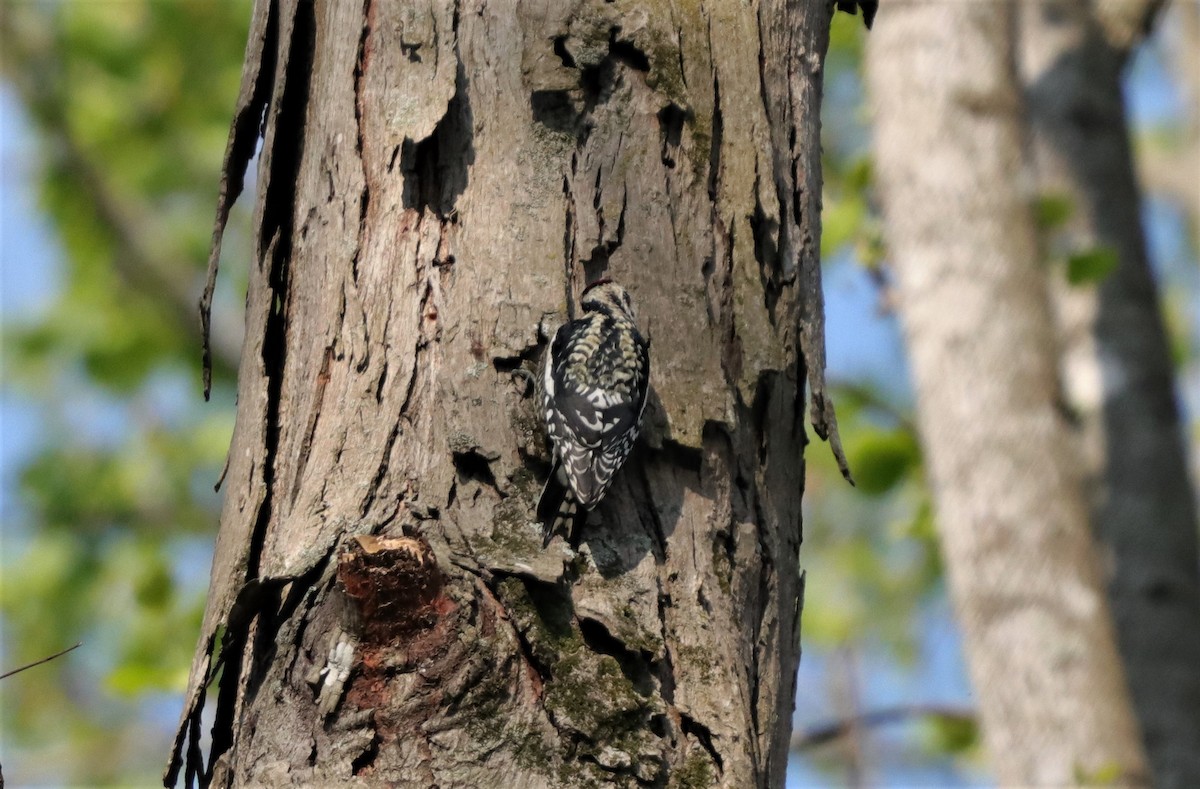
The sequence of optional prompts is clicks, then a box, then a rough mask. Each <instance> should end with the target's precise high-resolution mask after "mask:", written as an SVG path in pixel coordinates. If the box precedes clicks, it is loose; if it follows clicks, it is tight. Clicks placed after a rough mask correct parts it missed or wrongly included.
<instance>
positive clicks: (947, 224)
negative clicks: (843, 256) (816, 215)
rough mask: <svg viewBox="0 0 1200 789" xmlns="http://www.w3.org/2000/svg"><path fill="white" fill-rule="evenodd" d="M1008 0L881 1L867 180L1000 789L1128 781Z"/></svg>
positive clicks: (1119, 701)
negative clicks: (1037, 217)
mask: <svg viewBox="0 0 1200 789" xmlns="http://www.w3.org/2000/svg"><path fill="white" fill-rule="evenodd" d="M1013 11H1014V5H1013V4H1012V3H1010V2H940V3H929V2H924V1H923V0H912V1H911V2H907V1H906V2H901V0H896V1H895V2H892V3H889V4H888V5H887V7H886V8H884V9H883V13H881V14H880V17H879V19H878V20H877V23H876V26H875V31H874V32H873V34H872V36H871V40H870V42H869V47H868V57H867V75H868V82H869V87H870V92H871V94H872V98H873V104H874V109H875V120H876V127H875V134H876V137H875V152H876V164H877V182H878V185H879V191H880V196H881V199H882V202H883V208H884V216H885V221H886V227H887V237H888V242H889V248H890V250H891V260H892V262H893V264H894V266H895V270H896V274H897V280H898V303H899V312H900V317H901V321H902V324H903V327H904V331H905V335H906V339H907V345H908V350H909V357H910V360H911V366H912V372H913V377H914V382H915V387H916V392H917V413H918V418H919V422H920V429H921V435H922V441H923V443H924V447H925V451H926V460H927V464H928V469H929V474H930V478H931V482H932V486H933V494H934V499H935V503H936V506H937V514H938V518H937V520H938V528H939V533H940V535H941V540H942V548H943V553H944V556H945V562H946V573H947V578H948V581H949V586H950V592H951V596H952V598H953V600H954V603H955V607H956V610H957V612H958V616H959V621H960V622H961V624H962V628H963V634H964V642H965V648H966V656H967V663H968V666H969V669H970V673H971V678H972V683H973V685H974V687H975V695H976V699H977V700H978V704H979V710H980V718H981V720H982V725H983V735H984V740H985V743H986V745H987V747H988V750H989V752H990V754H991V757H992V765H993V768H994V770H995V774H996V777H997V780H998V781H999V783H1000V784H1001V785H1002V786H1050V785H1053V786H1062V785H1067V784H1073V783H1089V782H1098V781H1108V780H1115V781H1116V782H1117V783H1119V784H1121V785H1137V784H1140V783H1143V782H1145V781H1146V778H1147V772H1146V767H1145V763H1144V757H1143V755H1142V751H1141V746H1140V743H1139V740H1138V729H1137V725H1136V722H1135V719H1134V715H1133V712H1132V707H1131V704H1130V700H1129V694H1128V691H1127V689H1126V687H1125V679H1124V676H1123V673H1122V668H1121V663H1120V659H1119V657H1118V655H1117V649H1116V639H1115V635H1114V632H1113V626H1112V621H1111V615H1110V613H1109V609H1108V604H1107V601H1106V599H1105V595H1104V587H1103V583H1102V582H1101V580H1100V574H1099V572H1098V568H1097V562H1096V557H1095V553H1094V550H1093V545H1092V539H1091V534H1090V531H1089V527H1088V520H1087V509H1086V506H1085V503H1084V497H1083V491H1082V484H1081V479H1080V469H1079V466H1080V462H1079V456H1078V452H1077V451H1076V448H1075V446H1074V444H1073V442H1072V436H1071V433H1070V431H1069V429H1068V427H1067V424H1066V421H1065V417H1064V414H1063V412H1062V408H1061V405H1060V397H1059V394H1058V383H1057V370H1056V367H1057V361H1058V357H1057V353H1056V347H1055V335H1054V327H1053V323H1052V320H1051V314H1050V309H1049V303H1048V298H1047V294H1046V289H1045V287H1044V282H1045V278H1044V276H1043V274H1042V272H1041V270H1040V268H1039V263H1038V257H1037V245H1036V239H1035V232H1034V225H1033V217H1032V213H1031V209H1030V194H1029V190H1028V188H1027V187H1026V185H1025V184H1024V182H1023V176H1024V173H1025V172H1026V167H1025V163H1024V161H1023V157H1024V145H1023V140H1022V123H1021V94H1020V90H1019V87H1018V83H1017V76H1016V68H1015V63H1014V43H1015V42H1014V34H1015V30H1014V25H1015V23H1016V20H1015V18H1014V15H1013Z"/></svg>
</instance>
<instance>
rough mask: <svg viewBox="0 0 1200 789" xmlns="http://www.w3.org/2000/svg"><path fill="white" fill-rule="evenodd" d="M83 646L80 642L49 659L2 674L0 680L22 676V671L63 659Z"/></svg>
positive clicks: (45, 658)
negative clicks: (15, 675)
mask: <svg viewBox="0 0 1200 789" xmlns="http://www.w3.org/2000/svg"><path fill="white" fill-rule="evenodd" d="M81 646H83V642H82V641H80V642H79V643H78V644H76V645H75V646H73V647H67V648H66V649H64V650H62V651H61V652H55V653H54V654H53V655H51V656H49V657H44V658H42V659H41V660H35V661H33V662H32V663H27V664H26V665H24V666H21V667H20V668H14V669H13V670H12V671H6V672H4V673H3V674H0V679H5V678H7V677H11V676H12V675H13V674H20V673H21V672H22V671H24V670H26V669H30V668H33V667H34V666H40V665H42V664H43V663H49V662H50V661H51V660H54V659H55V658H58V657H62V656H63V655H65V654H67V653H68V652H70V651H72V650H75V649H79V648H80V647H81Z"/></svg>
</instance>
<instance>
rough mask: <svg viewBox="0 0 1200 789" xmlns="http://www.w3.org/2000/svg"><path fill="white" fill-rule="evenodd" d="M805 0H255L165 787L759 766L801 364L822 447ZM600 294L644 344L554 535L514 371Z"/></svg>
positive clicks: (751, 778) (747, 770)
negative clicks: (612, 459) (598, 283)
mask: <svg viewBox="0 0 1200 789" xmlns="http://www.w3.org/2000/svg"><path fill="white" fill-rule="evenodd" d="M828 15H829V10H828V9H827V8H826V6H825V4H824V3H823V2H820V1H819V0H813V1H812V2H789V3H784V2H769V1H765V2H762V3H757V4H745V5H742V4H737V5H735V4H729V3H724V2H720V3H683V2H679V3H661V4H660V3H649V2H646V3H637V2H618V3H611V4H610V3H603V2H598V1H597V2H593V1H591V0H587V1H582V0H581V1H579V2H569V3H558V2H540V3H538V2H533V3H527V4H523V5H521V6H519V7H516V8H514V7H513V5H511V4H508V3H502V4H488V3H484V2H470V3H459V2H426V3H398V2H385V0H365V2H364V3H363V4H361V5H358V6H353V5H352V4H350V3H335V2H318V3H315V4H309V3H305V2H297V1H296V0H279V1H278V2H268V0H261V1H260V2H259V3H257V5H256V9H255V17H254V21H253V23H252V29H251V36H250V44H249V46H248V49H247V64H246V69H245V72H244V83H243V86H242V95H241V98H240V99H239V107H238V111H237V114H236V117H235V123H234V129H233V132H232V136H231V142H230V146H229V155H228V157H227V166H226V174H225V180H224V182H223V186H222V190H221V191H222V198H221V200H222V206H224V205H225V203H226V202H227V201H230V200H232V199H233V198H234V197H236V192H237V191H238V189H239V187H240V182H241V177H240V169H239V168H241V167H244V166H245V162H246V160H247V159H248V157H249V155H250V153H251V152H252V151H253V148H254V145H253V136H254V135H255V134H256V133H257V127H258V119H259V118H260V117H263V118H264V125H263V129H264V140H263V146H262V154H261V159H260V163H259V193H258V197H257V206H256V221H257V224H258V239H257V248H256V254H255V261H254V265H253V266H252V269H251V272H250V284H249V293H248V298H247V319H246V327H247V331H246V343H245V350H244V353H243V357H242V365H241V370H240V377H239V404H238V416H237V424H236V428H235V432H234V438H233V443H232V447H231V449H230V456H229V464H228V473H227V476H226V487H227V493H226V500H225V505H224V511H223V513H222V518H221V530H220V534H219V536H218V541H217V549H216V556H215V559H214V565H213V575H212V582H211V588H210V593H209V600H208V606H207V609H206V613H205V618H204V625H203V632H202V634H201V639H200V644H199V647H198V651H197V654H196V658H195V661H194V664H193V669H192V675H191V683H190V692H189V696H188V698H187V701H186V706H185V710H184V715H183V720H182V723H181V727H180V732H179V736H178V739H177V743H176V750H175V753H174V755H173V758H172V761H171V765H170V767H169V769H168V774H167V776H166V779H167V783H172V782H174V781H175V780H176V779H177V777H178V775H179V772H180V771H181V770H186V771H187V774H188V778H189V780H190V779H196V780H198V781H200V782H202V783H203V782H208V781H213V782H215V783H217V784H219V785H231V784H235V785H247V784H261V783H267V784H275V783H288V782H294V783H305V784H315V785H334V784H340V783H352V782H356V781H357V782H370V783H384V782H387V783H391V784H393V785H401V786H431V785H441V786H483V785H497V786H523V787H542V786H572V787H574V786H586V785H589V784H607V783H615V784H620V785H634V784H648V785H668V784H669V785H672V786H705V785H710V784H713V785H722V786H731V787H746V786H765V785H779V784H781V783H782V777H783V771H784V768H785V762H786V756H787V745H788V734H789V729H790V716H791V711H792V705H793V699H794V683H795V669H796V663H797V661H798V659H799V639H798V636H799V630H798V626H799V615H800V609H801V596H802V590H803V581H802V577H801V575H800V573H799V569H798V550H799V544H800V497H801V492H802V472H803V455H802V450H803V446H804V443H805V441H806V439H805V430H804V426H803V407H802V406H803V391H804V383H805V376H806V375H807V376H808V381H809V384H810V388H811V389H812V392H813V414H814V420H815V427H816V430H817V432H818V433H819V434H822V435H825V434H826V433H828V434H829V435H830V438H831V440H832V439H835V438H836V432H835V430H834V429H833V425H832V424H831V423H830V417H831V413H830V411H829V406H828V403H827V400H826V399H825V398H824V395H823V384H822V375H823V368H824V351H823V334H822V331H823V329H822V324H821V300H820V290H819V284H820V283H819V276H820V272H819V267H818V259H817V250H818V247H819V244H818V242H819V232H820V231H819V200H820V164H819V162H820V159H819V142H818V140H819V120H818V110H819V103H820V87H821V69H822V62H823V58H824V53H825V48H826V45H827V36H828V24H829V16H828ZM264 113H265V115H264ZM248 139H249V140H250V143H249V144H247V142H246V140H248ZM224 215H225V210H224V208H222V209H221V210H220V211H219V212H218V230H217V234H216V236H215V241H216V242H217V243H219V238H220V225H221V221H222V219H223V217H224ZM214 259H215V256H214ZM601 274H606V275H609V276H612V277H614V278H615V279H617V280H619V281H620V282H622V283H623V284H625V285H626V286H627V287H628V288H629V290H630V291H631V293H632V294H633V296H634V299H635V302H636V303H637V305H638V306H639V308H640V311H641V314H642V315H644V316H645V318H644V320H643V323H644V329H646V330H647V333H648V334H649V335H650V336H651V338H652V348H651V353H652V356H653V362H652V381H653V385H654V393H653V395H652V401H651V408H650V409H649V410H648V412H647V418H648V422H649V424H648V426H647V429H646V430H645V431H644V432H645V433H646V434H647V437H646V441H645V442H644V443H645V446H643V447H640V448H639V450H638V451H637V452H636V453H635V456H634V457H633V459H632V461H631V462H630V464H629V465H628V466H627V467H626V468H625V470H624V471H622V473H621V475H620V476H619V478H618V480H617V483H616V485H615V486H614V489H613V490H612V492H611V493H610V494H609V496H608V498H607V500H606V501H605V502H604V503H603V504H602V505H601V507H600V508H599V510H598V513H597V514H596V515H595V516H593V518H592V519H591V521H590V522H589V523H588V525H586V526H585V527H584V528H583V533H582V543H581V545H580V546H579V548H578V551H573V550H571V549H570V548H569V547H568V546H565V545H564V544H563V543H562V542H561V541H556V542H555V543H553V544H552V545H551V546H550V548H549V549H548V550H543V549H542V548H541V546H540V537H539V534H540V532H539V527H538V526H537V525H536V524H534V523H533V522H532V513H533V509H534V505H535V503H536V498H537V495H538V490H539V487H540V482H541V479H542V476H543V475H544V474H545V472H546V471H547V465H546V452H545V447H544V445H543V443H542V439H541V435H542V427H541V424H540V419H539V417H538V408H537V407H536V404H535V403H534V401H533V398H532V396H531V394H532V392H531V387H530V386H528V384H527V381H526V380H525V376H524V373H523V372H522V371H528V370H531V369H533V368H534V367H535V365H536V363H537V361H538V360H539V358H540V354H541V352H542V349H543V348H544V345H545V339H546V337H547V336H548V335H549V334H550V333H551V332H552V331H553V329H554V325H555V323H556V322H558V321H560V320H562V319H563V318H564V317H565V315H566V314H568V313H569V312H570V310H571V308H572V302H573V294H576V293H577V292H578V289H579V288H580V287H581V286H582V285H583V283H584V281H585V280H588V279H593V278H595V277H597V276H599V275H601ZM218 644H219V653H217V658H216V660H214V649H217V647H218ZM218 666H219V667H220V668H221V670H220V673H219V674H218V673H217V667H218ZM214 676H216V679H215V680H213V689H212V695H213V696H214V698H212V699H209V706H210V707H213V708H214V709H213V715H214V719H215V722H214V728H213V738H212V745H211V752H210V754H208V755H207V756H206V755H205V754H204V753H202V751H201V743H200V736H199V734H200V733H199V729H200V717H201V713H202V712H203V710H204V707H205V701H206V695H208V694H209V691H206V687H207V684H208V681H209V680H210V679H212V678H213V677H214Z"/></svg>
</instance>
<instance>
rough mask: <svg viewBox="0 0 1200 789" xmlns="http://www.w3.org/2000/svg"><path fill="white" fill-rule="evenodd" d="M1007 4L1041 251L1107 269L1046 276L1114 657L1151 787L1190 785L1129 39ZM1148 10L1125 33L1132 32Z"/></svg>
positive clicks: (1186, 682)
mask: <svg viewBox="0 0 1200 789" xmlns="http://www.w3.org/2000/svg"><path fill="white" fill-rule="evenodd" d="M1020 10H1021V28H1020V29H1021V64H1022V69H1021V70H1022V78H1023V81H1024V84H1025V90H1026V96H1027V98H1028V107H1029V120H1030V122H1031V125H1032V128H1033V143H1034V146H1033V150H1034V154H1035V162H1036V174H1037V184H1038V190H1039V192H1040V194H1041V195H1042V197H1043V199H1048V200H1052V201H1064V200H1065V202H1066V204H1067V205H1068V206H1069V207H1070V211H1071V213H1070V216H1069V217H1068V218H1067V219H1066V221H1065V223H1064V224H1063V225H1062V226H1061V227H1056V228H1053V229H1051V230H1050V231H1049V233H1048V235H1047V238H1046V239H1045V242H1044V249H1043V252H1044V254H1046V255H1048V256H1050V257H1051V258H1052V260H1053V259H1055V258H1057V259H1058V260H1054V261H1053V262H1055V263H1061V258H1063V257H1066V256H1068V255H1072V254H1074V255H1080V254H1084V255H1086V254H1093V255H1096V254H1097V253H1099V255H1100V257H1098V258H1096V259H1103V257H1104V256H1107V255H1111V256H1112V260H1113V262H1114V263H1115V267H1114V268H1113V269H1112V270H1111V271H1110V272H1107V273H1105V274H1103V275H1102V276H1101V277H1100V278H1099V279H1098V280H1089V281H1085V282H1081V283H1077V284H1071V283H1070V282H1068V280H1067V278H1066V277H1065V276H1063V275H1064V271H1063V268H1062V267H1061V266H1058V267H1057V268H1054V269H1052V270H1051V271H1050V280H1051V286H1052V287H1051V295H1052V303H1053V305H1054V307H1055V312H1056V315H1057V319H1058V320H1057V325H1058V327H1059V336H1060V341H1061V344H1062V347H1061V353H1062V358H1063V364H1062V371H1063V381H1064V384H1065V390H1066V395H1067V398H1068V401H1069V402H1070V405H1071V407H1072V408H1073V409H1074V411H1075V413H1076V414H1077V415H1078V417H1079V428H1080V433H1081V436H1082V438H1083V445H1084V461H1085V465H1084V468H1085V474H1086V490H1087V494H1088V501H1089V505H1090V510H1091V521H1092V524H1093V526H1094V530H1095V532H1096V536H1097V537H1098V538H1099V539H1100V541H1101V543H1102V544H1103V546H1104V548H1105V549H1106V550H1105V558H1106V559H1107V561H1106V566H1107V567H1109V568H1111V569H1110V576H1109V578H1108V582H1109V600H1110V603H1111V605H1112V610H1113V615H1114V616H1115V619H1116V624H1117V636H1118V643H1119V646H1120V649H1121V656H1122V658H1123V660H1124V664H1125V670H1126V674H1127V676H1128V677H1129V686H1130V690H1131V691H1132V693H1133V700H1134V703H1135V707H1136V709H1137V713H1138V719H1139V721H1140V723H1141V727H1142V737H1143V741H1144V743H1145V747H1146V751H1147V755H1148V756H1149V758H1150V764H1151V767H1152V768H1153V771H1154V775H1155V783H1156V785H1158V786H1163V787H1189V786H1200V671H1198V670H1197V667H1198V666H1200V555H1198V552H1197V537H1198V534H1200V531H1198V527H1197V522H1196V505H1195V494H1194V492H1193V490H1192V486H1191V481H1190V479H1189V475H1188V463H1187V454H1186V450H1185V448H1184V443H1183V435H1184V428H1183V426H1182V424H1181V422H1180V418H1179V408H1178V405H1177V404H1176V401H1175V390H1174V369H1173V365H1172V363H1171V355H1170V350H1169V348H1168V343H1167V336H1166V330H1165V328H1164V326H1163V321H1162V318H1161V316H1160V313H1159V304H1158V291H1157V288H1156V286H1155V282H1154V277H1153V274H1152V273H1151V271H1150V263H1149V261H1148V259H1147V256H1146V238H1145V234H1144V232H1143V230H1142V219H1141V210H1142V205H1141V200H1140V192H1139V189H1138V186H1137V179H1136V177H1135V175H1134V168H1133V154H1132V151H1131V148H1130V142H1129V134H1128V131H1127V128H1126V123H1125V102H1124V98H1123V96H1122V93H1121V71H1122V69H1123V67H1124V65H1125V62H1126V58H1127V55H1128V51H1129V48H1130V47H1132V46H1133V45H1134V44H1135V43H1137V41H1138V40H1140V35H1133V36H1127V35H1121V34H1120V32H1121V31H1120V29H1118V30H1113V29H1112V26H1111V25H1110V26H1108V27H1106V26H1105V24H1104V23H1105V21H1106V18H1105V17H1104V15H1103V14H1097V13H1096V12H1095V10H1094V9H1093V7H1092V4H1091V3H1087V2H1084V1H1083V0H1070V1H1064V2H1059V3H1056V4H1054V5H1049V4H1047V3H1044V2H1042V1H1041V0H1024V2H1022V4H1021V6H1020ZM1151 10H1152V4H1151V3H1149V2H1144V3H1142V16H1143V17H1144V19H1143V21H1142V23H1141V24H1130V25H1129V26H1128V27H1129V28H1132V29H1133V30H1134V31H1144V30H1145V28H1146V24H1145V23H1146V21H1148V19H1149V13H1150V11H1151Z"/></svg>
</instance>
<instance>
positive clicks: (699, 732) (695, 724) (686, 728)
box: [679, 712, 725, 774]
mask: <svg viewBox="0 0 1200 789" xmlns="http://www.w3.org/2000/svg"><path fill="white" fill-rule="evenodd" d="M679 728H680V729H682V730H683V733H684V734H687V735H688V736H690V737H693V738H695V740H696V742H698V743H700V745H701V746H702V747H703V748H704V750H706V751H708V755H709V756H711V757H712V760H713V763H714V764H716V765H717V773H718V774H720V773H723V772H724V771H725V760H724V759H722V758H721V752H720V751H718V750H717V747H716V746H715V745H714V744H713V736H712V732H711V731H709V729H708V727H707V726H705V725H704V724H703V723H701V722H700V721H698V720H696V719H694V718H692V717H691V716H689V715H686V714H685V713H682V712H681V713H679Z"/></svg>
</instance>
